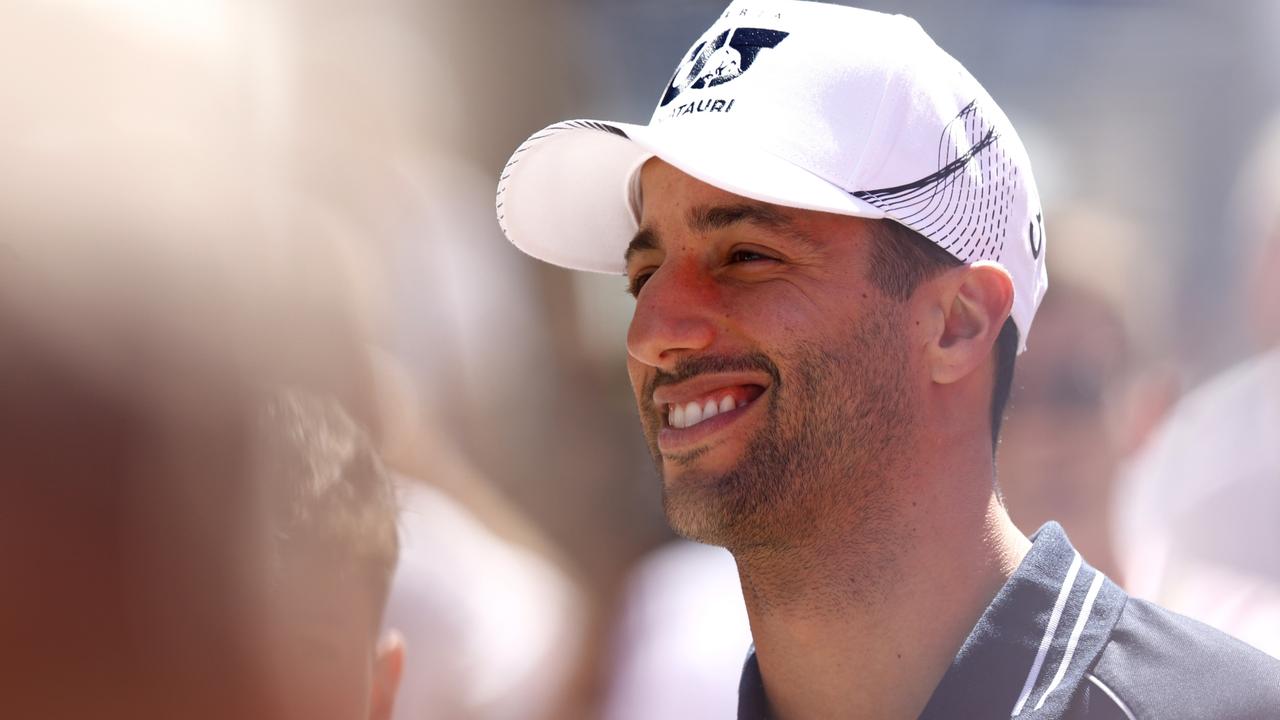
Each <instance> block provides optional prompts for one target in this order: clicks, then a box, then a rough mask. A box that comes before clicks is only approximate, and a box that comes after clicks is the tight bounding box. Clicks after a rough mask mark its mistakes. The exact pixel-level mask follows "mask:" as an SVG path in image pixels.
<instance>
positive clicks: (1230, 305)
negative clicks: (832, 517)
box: [0, 0, 1280, 720]
mask: <svg viewBox="0 0 1280 720" xmlns="http://www.w3.org/2000/svg"><path fill="white" fill-rule="evenodd" d="M858 4H859V5H860V6H863V7H869V8H872V9H878V10H884V11H893V12H902V13H906V14H909V15H912V16H914V17H916V18H917V19H918V20H919V21H920V23H921V24H922V25H923V26H924V28H925V29H926V31H928V32H929V33H930V34H931V35H932V36H933V38H934V39H935V40H936V41H937V42H938V43H939V44H940V45H941V46H942V47H944V48H946V49H947V50H948V51H949V52H951V54H953V55H954V56H955V57H956V58H958V59H959V60H960V61H961V62H962V63H963V64H964V65H965V66H967V67H968V68H969V70H970V71H971V72H972V73H973V74H974V75H975V76H976V77H977V78H978V79H979V80H980V81H981V82H982V83H983V84H984V85H985V86H986V87H987V89H988V90H989V91H990V92H991V94H992V95H993V96H994V97H995V99H996V100H997V102H999V103H1000V104H1001V106H1002V107H1003V109H1004V110H1005V112H1006V113H1007V114H1008V115H1009V116H1010V118H1011V119H1012V121H1013V123H1014V125H1015V127H1017V128H1018V130H1019V133H1020V134H1021V136H1022V138H1023V140H1024V142H1025V143H1026V145H1027V146H1028V150H1029V152H1030V155H1031V158H1032V161H1033V165H1034V167H1035V170H1036V175H1037V180H1038V182H1039V185H1040V189H1041V194H1042V197H1043V199H1044V204H1045V208H1046V225H1047V231H1048V235H1049V238H1050V240H1049V243H1048V247H1049V249H1048V251H1047V252H1048V262H1049V267H1050V277H1051V288H1050V291H1049V293H1048V295H1047V297H1046V300H1045V302H1044V305H1043V306H1042V308H1041V311H1040V314H1039V315H1038V317H1037V321H1036V326H1035V331H1034V332H1033V333H1032V334H1031V336H1030V338H1029V346H1030V349H1029V352H1028V353H1027V354H1026V355H1024V356H1022V357H1021V358H1020V359H1019V363H1018V365H1019V367H1018V371H1017V376H1016V379H1015V390H1014V393H1013V397H1012V402H1011V408H1010V410H1009V417H1008V421H1007V423H1006V425H1005V431H1004V439H1003V443H1002V446H1001V449H1000V458H999V465H1000V482H1001V485H1002V487H1003V490H1004V493H1005V496H1006V499H1007V502H1008V505H1009V507H1010V511H1011V514H1012V516H1013V518H1014V520H1015V522H1017V523H1018V524H1019V525H1020V526H1021V527H1022V529H1023V530H1024V531H1026V532H1028V533H1030V532H1033V531H1034V530H1035V529H1036V528H1037V527H1039V526H1040V525H1041V524H1042V523H1043V522H1045V521H1047V520H1049V519H1051V518H1052V519H1057V520H1059V521H1060V522H1061V523H1062V524H1063V525H1064V526H1065V527H1066V529H1067V531H1068V533H1069V534H1070V535H1071V537H1072V539H1073V541H1074V542H1075V543H1076V545H1077V546H1078V547H1079V548H1080V549H1081V551H1082V553H1083V554H1084V555H1085V556H1086V557H1087V558H1089V559H1090V561H1091V562H1092V563H1093V564H1094V565H1096V566H1098V567H1099V568H1101V569H1103V570H1104V571H1106V572H1107V573H1109V574H1110V575H1111V576H1112V577H1113V578H1115V579H1116V580H1117V581H1118V582H1120V583H1122V584H1123V585H1125V586H1126V587H1127V588H1128V589H1130V590H1131V591H1132V592H1135V593H1136V594H1139V595H1141V596H1144V597H1149V598H1153V599H1156V600H1159V601H1161V602H1163V603H1165V604H1168V605H1170V606H1171V607H1173V608H1174V609H1176V610H1179V611H1181V612H1184V613H1187V614H1191V615H1193V616H1195V617H1198V618H1200V619H1202V620H1204V621H1206V622H1210V623H1212V624H1215V625H1217V626H1219V627H1222V628H1224V629H1227V630H1228V631H1231V632H1233V633H1236V634H1238V635H1240V636H1241V637H1243V638H1244V639H1246V640H1247V641H1249V642H1251V643H1253V644H1255V645H1257V646H1258V647H1260V648H1262V649H1264V650H1266V651H1268V652H1271V653H1273V654H1280V523H1277V522H1276V521H1275V518H1277V517H1280V356H1278V354H1277V353H1278V351H1277V350H1275V348H1276V347H1277V345H1278V344H1280V289H1278V288H1280V285H1277V283H1276V282H1275V281H1274V279H1273V278H1274V277H1275V276H1276V275H1277V274H1280V123H1277V121H1276V120H1275V119H1274V118H1275V117H1277V115H1276V114H1277V112H1280V2H1277V1H1276V0H1240V1H1239V2H1233V3H1211V2H1207V1H1205V0H1199V1H1192V0H1169V1H1167V2H1156V1H1155V0H1019V1H1017V2H1013V1H1011V0H1004V1H998V0H973V1H971V2H965V3H955V2H943V1H941V0H933V1H926V0H916V1H908V0H904V1H903V2H875V1H868V2H862V3H858ZM723 5H724V3H722V2H719V1H718V0H717V1H711V0H706V1H704V0H627V1H625V2H624V1H623V0H538V1H537V2H499V1H497V0H467V1H466V2H462V1H461V0H458V1H452V2H450V1H446V0H365V1H364V2H360V3H343V2H336V1H330V0H320V1H316V0H306V1H303V0H241V1H236V0H222V1H220V2H219V1H217V0H40V1H36V0H11V1H10V2H6V3H4V5H3V8H0V99H2V100H0V168H2V169H0V332H3V333H4V334H3V336H0V362H3V363H4V364H3V366H0V370H2V371H3V372H0V376H3V379H2V381H0V382H2V383H3V385H2V386H0V388H2V389H3V392H4V397H3V398H0V415H3V418H0V419H3V421H4V423H8V424H4V425H0V427H3V428H8V429H9V431H6V433H0V434H3V435H4V436H5V437H4V444H5V445H6V446H9V448H8V450H7V451H6V452H5V453H0V493H3V497H0V506H2V507H3V510H0V521H2V522H0V526H2V527H4V530H2V531H0V537H3V538H4V541H3V543H0V545H2V546H3V549H0V554H3V556H4V557H3V558H0V559H3V560H4V562H3V563H0V568H5V569H3V570H0V572H2V573H6V574H7V575H8V576H7V577H4V578H3V581H2V582H0V586H2V587H5V588H18V589H21V591H20V592H17V593H10V592H8V591H6V599H5V600H3V601H0V611H2V612H3V613H4V618H2V619H3V622H0V647H2V648H5V650H3V651H0V653H3V656H0V672H3V673H5V674H6V675H7V676H8V677H9V679H12V680H14V683H9V682H6V683H5V685H6V686H10V685H15V684H16V686H18V687H25V688H28V691H27V692H25V693H18V694H17V695H14V696H12V697H10V698H8V699H7V700H0V703H3V702H8V703H10V704H11V709H19V708H21V709H23V710H25V711H29V712H24V713H22V714H21V715H15V716H26V717H34V716H42V717H63V716H65V717H71V716H82V712H83V711H84V710H85V709H86V708H95V709H96V710H97V714H96V716H98V717H112V716H113V715H112V714H111V712H107V711H106V710H104V709H103V708H104V707H107V706H110V707H117V706H118V709H119V713H120V714H119V716H120V717H142V716H146V715H147V714H148V713H151V712H154V713H156V716H160V715H165V714H168V713H171V712H172V711H174V709H175V708H183V707H186V706H185V705H184V704H183V703H187V702H199V703H201V704H202V705H203V706H205V707H209V708H214V707H216V704H210V703H212V702H213V701H212V700H210V698H214V697H216V698H220V700H219V702H224V703H231V704H230V705H227V706H226V707H223V708H222V710H220V711H219V710H213V709H210V710H209V717H231V716H249V715H252V714H253V713H251V712H249V713H248V714H246V712H248V711H245V710H244V708H245V707H253V705H251V703H253V702H255V698H260V697H261V696H263V695H264V693H265V694H268V695H269V694H270V693H269V688H268V689H267V690H264V689H263V687H264V682H266V681H263V680H262V678H261V677H259V676H258V675H255V670H254V665H253V663H251V662H246V661H245V659H246V658H252V657H253V656H254V652H253V648H254V647H255V646H254V644H253V642H251V640H252V638H253V637H254V635H253V633H254V632H255V630H254V629H253V628H255V627H257V626H256V625H254V624H253V623H254V622H255V621H254V620H253V619H252V617H257V616H256V615H253V613H252V612H250V610H252V608H253V607H256V606H255V605H254V602H256V601H255V600H254V599H253V598H254V597H255V596H254V595H253V592H252V589H253V588H254V587H256V586H255V585H254V583H255V582H257V581H256V580H254V578H255V577H257V576H255V575H253V574H252V573H250V572H249V571H248V570H246V569H245V568H246V567H248V566H249V565H252V562H248V564H247V565H246V562H247V561H246V558H250V559H251V558H252V557H253V554H254V548H255V547H256V546H255V545H253V538H254V537H256V536H255V535H254V532H256V531H257V530H255V527H256V526H253V523H252V522H251V521H250V520H246V519H245V518H247V517H249V518H251V516H252V513H250V512H249V511H248V510H246V508H252V507H253V502H254V487H253V485H252V482H251V478H252V473H248V472H244V471H243V469H242V468H241V467H240V465H237V464H236V462H233V460H234V459H235V458H237V457H239V456H238V455H237V451H236V450H235V448H236V447H239V446H238V445H236V442H234V441H235V439H236V438H242V437H243V434H244V433H245V432H247V430H246V429H245V428H246V427H247V426H246V425H244V423H243V421H242V420H241V419H240V416H241V415H242V413H241V412H240V411H239V410H240V406H239V405H237V403H238V402H239V401H238V398H239V397H240V396H241V395H242V394H252V392H253V389H254V388H257V387H259V386H261V385H264V384H280V383H286V384H291V385H302V386H305V387H307V388H309V389H312V390H314V391H315V392H320V393H324V394H328V395H331V396H333V397H337V398H339V399H340V400H341V401H342V403H343V404H344V405H345V406H346V408H347V410H348V412H349V413H350V414H351V415H352V416H353V417H355V418H356V420H357V421H358V422H359V423H360V424H361V425H362V426H364V427H365V428H366V429H367V431H368V433H369V435H370V437H371V438H372V441H373V442H374V443H375V444H376V445H377V447H378V448H379V450H380V452H381V455H382V457H383V459H384V462H385V464H386V466H387V467H388V469H389V470H390V471H391V472H392V474H393V475H394V476H395V481H396V482H397V483H398V485H399V487H400V497H401V506H402V510H401V520H400V532H401V545H400V565H399V568H398V570H397V572H396V575H395V578H394V581H393V583H392V586H391V594H390V598H389V600H388V603H387V611H386V614H385V615H384V617H383V625H384V628H385V629H391V628H394V629H397V630H398V631H399V632H400V633H401V634H402V635H403V636H404V638H405V646H406V660H405V666H404V674H403V680H402V682H401V685H400V692H399V695H398V703H397V710H396V715H395V717H396V718H399V719H402V720H408V719H409V718H655V717H662V718H708V717H731V716H732V712H733V708H734V707H735V704H736V683H737V672H738V669H739V666H740V663H741V661H742V659H743V657H744V654H745V651H746V648H747V645H748V644H749V642H750V637H749V633H748V632H747V629H746V619H745V612H744V611H743V610H742V608H741V600H740V597H739V596H738V589H737V587H736V576H735V574H734V570H733V566H732V561H731V559H730V558H729V557H728V555H727V554H725V553H723V551H720V550H717V549H713V548H705V547H701V546H693V545H688V544H683V543H678V542H675V541H674V540H673V538H672V536H671V534H670V532H669V530H668V529H667V528H666V525H665V522H664V520H663V518H662V514H661V508H660V501H659V488H658V485H657V482H656V479H655V476H654V473H653V470H652V467H651V464H650V460H649V456H648V453H647V450H646V449H645V447H644V443H643V441H642V438H641V434H640V432H639V423H638V421H637V418H636V413H635V410H634V407H633V401H632V396H631V391H630V388H629V386H628V382H627V376H626V372H625V367H624V354H625V348H624V345H623V340H624V336H625V331H626V324H627V321H628V318H629V316H630V312H631V307H632V301H631V299H630V298H629V297H628V296H627V295H626V294H625V292H624V289H625V288H624V283H623V280H622V278H618V277H607V276H589V275H583V274H572V273H569V272H567V271H562V270H560V269H557V268H553V267H550V266H547V265H544V264H541V263H538V262H536V261H533V260H531V259H530V258H527V257H525V256H524V255H522V254H520V253H519V252H518V251H516V250H515V249H514V248H512V247H511V246H510V245H509V244H508V243H507V242H506V241H505V239H504V238H503V237H502V235H501V233H500V231H499V229H498V226H497V223H496V221H495V220H494V212H493V194H494V188H495V185H496V182H497V177H498V174H499V170H500V168H501V167H502V165H503V164H504V162H505V161H506V159H507V157H508V155H509V154H510V152H511V151H512V150H513V149H514V148H515V147H516V146H517V145H518V144H519V143H520V142H521V141H522V140H524V139H525V138H526V137H527V136H528V135H530V134H532V133H534V132H535V131H537V130H538V129H540V128H542V127H543V126H545V125H548V124H550V123H553V122H556V121H559V120H562V119H566V118H577V117H584V118H608V119H617V120H624V121H632V122H643V121H645V120H647V118H648V115H649V113H650V111H651V110H652V108H653V106H654V104H655V103H656V101H657V99H658V96H659V92H660V90H661V89H662V88H663V87H665V83H666V82H667V80H668V78H669V77H670V73H671V72H672V69H673V68H674V67H675V65H676V64H677V61H678V59H679V58H680V56H681V55H682V54H683V53H684V52H686V51H687V49H688V47H689V46H690V44H691V43H692V42H693V41H694V40H695V39H696V38H697V37H698V36H699V35H700V34H701V32H702V31H703V30H704V29H705V28H706V27H707V26H708V25H709V24H710V23H711V22H712V20H713V19H714V18H715V17H716V16H717V15H718V14H719V12H720V11H721V10H722V9H723ZM568 220H570V221H571V219H568ZM45 411H48V412H47V413H46V414H48V416H49V417H48V418H46V420H47V422H46V423H45V424H43V425H42V424H39V423H36V422H35V421H34V420H32V418H33V417H34V416H35V415H39V416H40V417H44V416H43V415H41V413H43V412H45ZM33 413H35V415H33ZM126 416H127V417H128V418H142V420H139V421H138V424H137V427H145V428H150V427H152V426H154V427H156V428H160V429H161V430H163V432H160V431H159V430H157V431H156V432H158V433H159V435H156V436H155V437H153V435H152V434H150V431H147V432H143V431H141V430H139V431H138V432H137V433H135V434H134V435H131V436H130V437H134V438H135V439H137V438H142V440H138V441H137V442H135V443H134V444H133V445H128V443H124V445H128V446H129V447H133V446H134V445H136V446H137V447H139V448H141V450H138V452H137V453H135V455H136V457H135V456H134V455H131V456H130V458H131V459H129V460H128V461H127V462H126V461H124V460H120V459H119V458H117V457H115V455H113V454H112V453H111V452H108V450H109V449H110V448H112V447H121V446H123V445H122V443H123V441H121V440H119V439H118V438H116V439H113V438H115V436H114V435H112V434H111V433H112V432H117V431H118V432H124V431H123V430H121V428H134V427H135V425H130V424H128V423H126V422H125V421H123V420H119V418H120V417H126ZM75 418H80V419H84V418H99V420H97V421H94V422H89V421H87V420H86V421H85V422H82V423H79V424H76V423H75V422H71V421H72V420H73V419H75ZM113 418H114V419H113ZM131 422H132V421H131ZM15 428H18V429H22V428H25V429H26V430H27V431H30V432H29V433H28V434H26V435H24V434H23V433H20V432H17V431H16V430H15ZM32 428H35V429H34V430H32ZM210 428H216V429H218V432H211V431H210ZM107 430H111V432H107ZM157 437H159V438H160V439H156V438H157ZM32 438H34V439H32ZM144 440H145V441H144ZM32 458H35V459H32ZM175 458H176V459H175ZM64 461H65V462H64ZM73 461H74V462H73ZM104 538H110V539H113V540H112V541H111V542H107V541H106V540H104ZM157 548H163V549H164V551H163V552H160V551H158V550H157ZM175 588H180V589H182V592H175ZM246 588H248V589H246ZM55 600H56V602H55ZM130 608H132V609H130ZM246 608H248V609H246ZM124 616H128V617H129V618H132V620H129V621H128V622H125V621H124V620H122V619H121V618H122V617H124ZM250 616H252V617H251V618H250V619H249V620H246V617H250ZM157 617H158V618H162V619H165V620H164V621H163V622H151V620H153V619H154V618H157ZM70 618H79V621H78V622H67V620H68V619H70ZM103 626H110V627H111V628H112V631H111V632H98V631H96V630H92V628H101V627H103ZM87 628H89V629H87ZM157 637H160V638H161V639H160V640H156V638H157ZM245 638H249V639H245ZM192 646H195V647H199V648H200V649H201V652H199V653H196V652H194V651H191V650H190V649H189V648H190V647H192ZM184 648H185V649H184ZM124 656H128V657H130V658H133V661H132V664H130V663H125V662H123V661H122V660H121V658H122V657H124ZM108 668H109V669H111V672H107V669H108ZM157 668H168V669H169V670H171V672H170V673H169V675H165V676H164V677H165V678H168V679H167V680H165V681H164V682H161V681H160V680H157V678H158V677H160V676H158V675H157V674H156V670H157ZM215 670H216V672H215ZM130 673H132V674H130ZM19 680H20V682H19ZM209 683H212V685H209ZM266 684H267V685H269V682H267V683H266ZM157 686H163V687H165V688H167V691H166V692H164V693H162V695H163V696H164V697H165V698H167V699H166V700H165V701H164V702H159V701H157V700H155V695H154V692H153V691H154V690H155V688H156V687H157ZM210 687H216V688H218V690H217V691H216V692H215V691H214V690H210ZM130 688H132V690H129V691H128V692H126V691H125V690H128V689H130ZM229 688H230V689H235V690H236V692H229V691H228V689H229ZM236 697H239V698H240V699H241V700H242V701H243V703H242V704H241V705H235V703H233V702H232V700H229V699H228V698H233V699H234V698H236ZM109 700H110V701H111V702H115V703H116V705H110V703H109V702H108V701H109ZM237 702H239V701H237ZM104 703H106V705H104ZM130 703H133V705H130ZM164 703H170V704H168V705H166V704H164ZM228 707H229V708H233V709H232V710H228V709H227V708H228ZM139 708H145V710H146V712H141V711H140V710H139ZM234 708H239V709H238V710H236V709H234ZM5 714H6V715H8V714H10V713H5ZM177 714H180V715H185V716H188V717H194V716H196V715H193V714H192V713H190V712H185V711H184V712H179V713H177ZM168 716H173V715H172V714H169V715H168ZM260 716H261V715H260Z"/></svg>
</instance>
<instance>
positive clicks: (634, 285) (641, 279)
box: [627, 270, 653, 297]
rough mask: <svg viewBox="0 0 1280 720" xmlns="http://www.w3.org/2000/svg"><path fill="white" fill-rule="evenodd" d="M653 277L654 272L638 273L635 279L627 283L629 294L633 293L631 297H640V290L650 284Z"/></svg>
mask: <svg viewBox="0 0 1280 720" xmlns="http://www.w3.org/2000/svg"><path fill="white" fill-rule="evenodd" d="M651 277H653V271H652V270H645V271H643V272H638V273H636V274H635V276H634V277H632V278H631V279H630V280H628V281H627V292H629V293H631V297H638V296H639V295H640V289H641V288H643V287H644V284H645V283H647V282H649V278H651Z"/></svg>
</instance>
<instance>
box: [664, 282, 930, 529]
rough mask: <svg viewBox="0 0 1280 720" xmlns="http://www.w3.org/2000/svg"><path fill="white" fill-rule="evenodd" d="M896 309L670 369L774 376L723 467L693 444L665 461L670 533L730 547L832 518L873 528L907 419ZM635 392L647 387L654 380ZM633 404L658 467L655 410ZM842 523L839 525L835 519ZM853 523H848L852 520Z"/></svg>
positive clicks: (881, 513) (882, 515) (688, 373)
mask: <svg viewBox="0 0 1280 720" xmlns="http://www.w3.org/2000/svg"><path fill="white" fill-rule="evenodd" d="M901 323H902V312H901V310H900V309H899V308H898V307H897V306H896V305H894V304H892V303H890V304H887V305H884V306H881V307H879V308H877V309H876V310H875V311H874V312H868V313H867V314H865V315H864V316H863V317H862V318H861V319H860V320H858V321H856V322H855V323H854V326H853V327H851V328H850V329H849V331H848V332H847V333H842V334H841V336H840V337H838V338H837V339H836V341H835V342H832V343H831V344H830V345H821V344H818V343H816V342H813V341H808V342H802V343H798V344H796V345H794V346H792V347H790V348H788V349H787V350H786V351H785V352H779V353H775V354H774V355H773V357H776V358H777V362H775V361H774V359H773V357H770V356H769V355H765V354H763V353H752V354H748V355H743V356H738V357H703V358H693V359H690V360H688V361H686V362H684V363H681V364H680V365H678V366H677V367H676V368H675V369H674V371H673V372H672V373H671V375H669V376H666V378H667V379H668V380H672V381H675V380H679V379H684V378H687V377H692V376H694V375H697V374H699V373H702V372H714V371H732V370H748V369H751V370H762V371H765V372H768V373H769V374H770V376H771V377H772V378H773V382H772V385H771V386H770V387H769V389H768V391H767V393H766V394H765V395H762V396H761V397H760V398H759V399H758V400H757V401H756V402H761V401H763V402H765V403H766V406H765V408H764V409H765V417H764V419H763V422H762V423H761V427H760V428H759V429H758V430H757V431H756V432H755V434H754V435H753V436H752V437H751V438H750V440H749V441H748V442H747V445H746V447H745V449H744V451H743V453H742V457H741V458H740V459H739V461H738V462H737V463H736V464H735V465H734V466H733V467H732V468H730V469H729V470H728V471H724V472H719V473H714V474H713V473H711V472H710V471H707V470H702V469H700V468H699V460H700V459H701V457H702V456H703V455H704V454H706V452H708V448H700V449H697V450H694V451H692V452H689V453H686V454H682V455H679V456H668V457H667V458H665V461H666V462H667V463H669V464H672V465H676V466H679V467H680V469H681V472H680V474H679V477H678V478H671V479H668V478H665V477H663V507H664V509H665V511H666V515H667V520H668V522H669V523H670V525H671V527H672V529H673V530H675V532H676V533H678V534H680V535H682V536H684V537H686V538H689V539H690V540H695V541H698V542H703V543H708V544H713V545H720V546H723V547H726V548H729V549H730V550H731V551H733V552H735V553H739V552H747V551H752V550H762V549H766V548H771V547H772V548H780V547H783V546H787V545H793V544H796V543H803V542H805V535H806V534H809V533H815V532H822V531H823V528H824V527H826V526H829V525H830V524H832V523H833V522H834V523H847V522H849V521H850V518H852V522H854V523H858V524H859V525H861V526H863V527H862V530H863V531H874V526H875V525H876V524H877V522H878V520H880V519H886V518H887V516H888V512H887V510H886V508H885V507H884V505H885V502H886V493H887V492H888V489H889V488H888V483H890V482H891V481H892V475H893V468H894V467H895V466H896V464H897V462H898V461H899V460H900V459H901V451H902V449H903V448H904V446H905V445H906V443H905V441H904V438H905V437H906V434H907V433H908V432H909V430H910V425H911V418H912V409H913V406H914V403H913V402H912V398H911V395H910V393H909V389H910V388H909V385H908V383H907V381H906V378H907V370H906V366H907V350H906V341H905V335H904V333H903V332H902V330H901ZM662 378H663V376H662V375H661V374H659V375H658V376H657V377H655V380H654V381H651V386H650V387H649V388H646V389H645V391H644V392H643V393H642V396H643V397H644V398H651V397H652V383H653V382H657V383H661V382H662V381H663V380H662ZM642 402H645V403H646V405H647V406H646V407H642V408H641V415H642V418H643V420H644V425H645V434H646V435H647V437H648V440H649V446H650V450H651V452H652V454H653V456H654V461H655V464H656V466H657V468H658V474H659V476H663V475H664V458H663V456H662V455H661V453H660V452H659V450H658V447H657V442H656V439H657V433H658V431H659V430H660V429H661V422H662V420H661V417H660V415H659V413H658V412H657V411H656V409H655V408H654V407H653V406H652V404H651V403H648V402H647V401H642ZM842 527H843V525H842ZM850 529H852V528H850Z"/></svg>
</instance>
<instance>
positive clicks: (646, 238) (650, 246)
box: [623, 228, 662, 264]
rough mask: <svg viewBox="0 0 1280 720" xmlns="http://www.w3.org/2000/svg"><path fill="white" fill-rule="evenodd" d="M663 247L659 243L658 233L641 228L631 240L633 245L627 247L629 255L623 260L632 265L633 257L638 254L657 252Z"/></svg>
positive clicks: (650, 229)
mask: <svg viewBox="0 0 1280 720" xmlns="http://www.w3.org/2000/svg"><path fill="white" fill-rule="evenodd" d="M661 246H662V243H660V242H658V233H656V232H654V230H653V229H652V228H640V230H639V232H637V233H636V236H635V237H633V238H631V243H630V244H628V245H627V254H626V255H624V256H623V260H624V261H625V262H626V263H627V264H630V263H631V257H632V256H633V255H635V254H636V253H638V252H642V251H644V250H657V249H658V248H659V247H661Z"/></svg>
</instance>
